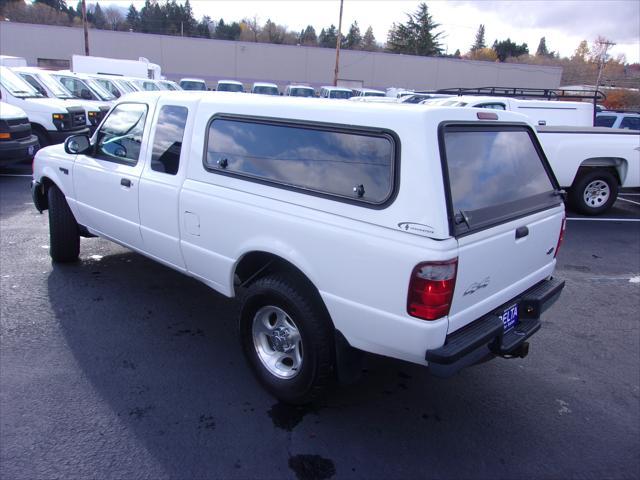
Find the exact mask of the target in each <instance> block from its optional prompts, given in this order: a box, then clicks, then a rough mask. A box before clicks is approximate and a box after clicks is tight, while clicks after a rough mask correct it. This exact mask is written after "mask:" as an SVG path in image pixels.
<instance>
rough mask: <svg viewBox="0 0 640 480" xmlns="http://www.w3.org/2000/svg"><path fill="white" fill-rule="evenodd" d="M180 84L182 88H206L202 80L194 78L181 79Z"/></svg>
mask: <svg viewBox="0 0 640 480" xmlns="http://www.w3.org/2000/svg"><path fill="white" fill-rule="evenodd" d="M180 86H181V87H182V89H183V90H206V89H207V86H206V85H205V84H204V83H203V82H198V81H194V80H183V81H182V82H180Z"/></svg>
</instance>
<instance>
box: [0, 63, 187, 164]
mask: <svg viewBox="0 0 640 480" xmlns="http://www.w3.org/2000/svg"><path fill="white" fill-rule="evenodd" d="M5 60H6V61H5ZM0 68H1V70H0V100H2V111H0V141H1V142H2V144H1V145H0V151H1V152H2V153H0V160H1V161H2V164H5V165H6V164H7V163H14V162H19V161H22V160H24V159H28V158H31V157H32V156H33V154H34V153H35V151H36V150H37V149H38V148H40V147H44V146H47V145H53V144H57V143H62V142H63V141H64V139H65V138H67V137H68V136H69V135H74V134H82V133H93V131H95V129H96V128H97V127H98V125H99V124H100V122H101V121H102V119H103V118H104V117H105V116H106V114H107V113H108V112H109V109H110V108H111V106H112V105H113V103H114V102H115V101H116V100H117V99H118V98H120V97H122V96H123V95H126V94H128V93H133V92H137V91H160V90H181V88H180V86H179V85H178V84H177V83H175V82H172V81H170V80H151V79H146V78H135V77H125V76H120V75H105V74H92V73H77V72H71V71H69V70H56V71H53V70H44V69H41V68H37V67H27V66H26V61H25V60H24V59H22V58H19V57H7V56H0ZM23 120H26V121H23ZM25 125H28V126H29V128H28V131H27V129H25V127H24V126H25ZM31 137H33V138H31Z"/></svg>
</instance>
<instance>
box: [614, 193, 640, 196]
mask: <svg viewBox="0 0 640 480" xmlns="http://www.w3.org/2000/svg"><path fill="white" fill-rule="evenodd" d="M618 195H625V196H626V195H633V196H634V197H640V193H619V194H618Z"/></svg>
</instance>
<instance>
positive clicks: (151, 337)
mask: <svg viewBox="0 0 640 480" xmlns="http://www.w3.org/2000/svg"><path fill="white" fill-rule="evenodd" d="M47 287H48V296H49V301H50V304H51V307H52V310H53V311H54V313H55V316H56V319H57V322H58V323H59V325H60V328H61V331H62V333H63V335H64V337H65V339H66V341H67V343H68V345H69V347H70V350H71V352H72V353H73V355H74V357H75V359H76V361H77V364H78V365H79V367H80V369H81V371H82V374H83V376H84V377H86V379H88V381H89V382H90V384H91V386H92V387H93V389H94V390H95V391H96V392H97V393H98V395H99V397H100V398H101V401H103V402H104V403H105V404H106V405H108V407H109V409H110V411H111V412H113V414H112V415H110V416H108V417H106V418H104V419H103V422H106V423H107V424H112V425H124V426H125V427H126V429H127V430H128V431H130V432H132V433H133V434H134V435H135V437H136V438H137V439H138V441H139V442H142V443H143V444H144V448H145V449H146V451H148V452H149V453H150V454H151V455H152V456H153V457H154V458H155V461H156V462H157V463H158V464H159V465H161V469H162V471H163V472H164V473H165V474H166V476H167V477H174V478H175V477H179V478H192V477H203V476H204V477H209V478H219V477H225V478H228V477H237V478H256V477H265V476H266V477H271V478H273V477H279V478H281V477H290V478H292V477H293V476H294V471H295V475H297V476H298V478H329V477H331V476H332V475H333V474H334V473H335V472H336V471H337V473H338V474H339V475H340V476H345V477H368V478H371V477H377V478H380V477H387V478H389V477H392V478H410V477H415V476H416V475H418V474H419V475H422V476H424V475H427V476H429V477H434V476H437V477H441V476H444V477H483V476H487V475H489V476H492V477H493V478H499V477H513V476H518V475H521V473H522V471H528V472H529V473H532V472H535V471H536V470H537V471H540V468H541V467H540V464H539V461H540V455H542V454H544V452H545V451H548V452H549V455H550V456H551V457H556V458H548V460H549V461H550V462H551V465H553V461H554V460H555V459H557V461H558V462H559V461H560V457H561V455H562V453H561V452H562V448H560V444H561V443H562V441H561V440H560V439H559V438H553V437H551V438H550V437H549V431H548V429H547V426H548V424H547V425H545V422H539V419H535V418H534V416H533V415H532V412H531V409H532V408H534V407H540V406H542V407H549V408H550V410H549V411H550V415H554V414H555V413H556V412H555V410H557V408H556V409H555V410H554V408H555V405H554V398H555V397H554V394H553V393H549V392H548V391H545V389H548V386H547V387H541V388H538V386H537V384H542V383H544V380H543V378H544V377H543V374H542V373H540V374H538V375H535V374H533V372H527V375H528V376H527V384H528V385H527V386H526V387H525V390H523V386H517V385H514V384H515V383H517V379H518V378H520V377H521V376H522V373H521V372H522V370H521V368H522V365H523V363H516V362H500V364H499V365H498V362H494V363H495V365H494V364H492V363H489V364H485V365H482V366H478V367H474V368H472V369H468V370H466V371H464V372H462V373H461V374H459V375H458V376H457V377H455V378H452V379H448V380H439V379H435V378H432V377H430V376H429V374H428V371H427V369H425V368H424V367H421V366H417V365H410V364H406V363H403V362H399V361H395V360H391V359H385V358H379V357H374V356H369V357H367V362H366V368H365V370H364V372H363V378H362V380H361V381H360V382H358V383H356V384H354V385H350V386H343V387H341V388H339V389H336V390H334V391H333V392H331V394H330V395H328V396H327V397H326V398H324V399H322V400H320V401H319V402H318V403H317V404H315V405H313V406H310V407H298V408H296V407H288V406H285V405H281V404H278V403H277V402H276V401H275V400H274V399H273V398H272V397H270V396H269V395H268V394H267V393H265V392H264V390H262V389H261V387H260V386H259V384H258V383H257V381H256V380H255V379H254V377H253V375H252V374H251V372H250V370H249V368H248V367H247V366H246V364H245V361H244V358H243V356H242V353H241V349H240V345H239V342H238V339H237V333H236V323H235V308H236V304H235V302H234V301H232V300H229V299H227V298H225V297H223V296H221V295H219V294H217V293H216V292H214V291H212V290H210V289H209V288H208V287H206V286H205V285H203V284H201V283H199V282H197V281H195V280H193V279H190V278H187V277H186V276H183V275H181V274H179V273H177V272H174V271H172V270H170V269H168V268H165V267H163V266H161V265H159V264H157V263H155V262H152V261H150V260H148V259H146V258H144V257H142V256H140V255H138V254H135V253H131V252H127V253H117V254H111V255H106V256H104V257H99V256H92V257H89V258H86V257H85V258H83V260H82V261H80V262H78V263H75V264H72V265H54V267H53V270H52V272H51V273H50V275H49V277H48V279H47ZM558 398H560V397H558ZM82 414H83V413H82V412H79V413H78V415H82ZM89 414H90V412H89ZM117 431H119V430H118V429H117V428H115V427H112V428H111V429H108V434H116V433H114V432H117ZM109 432H110V433H109ZM516 432H526V435H524V436H523V435H521V434H517V433H516ZM104 455H109V452H104ZM316 457H317V458H318V459H320V460H321V461H320V463H317V464H314V463H313V460H314V458H316ZM292 459H293V460H292ZM299 460H300V461H301V462H302V464H303V465H302V468H301V469H297V470H296V465H299V464H300V461H299ZM307 460H309V461H310V462H311V463H310V465H311V466H310V467H309V465H307V464H305V463H304V462H305V461H307ZM462 460H463V461H462ZM322 462H325V463H322ZM326 462H330V463H329V464H327V463H326ZM547 465H548V464H547ZM527 467H530V468H531V469H530V470H524V469H525V468H527ZM290 468H291V469H294V471H292V470H291V469H290ZM309 468H310V469H311V470H309ZM314 468H316V469H319V470H318V471H314V470H313V469H314ZM323 469H324V470H323ZM265 472H268V474H266V475H265ZM309 472H310V473H309ZM556 472H557V471H556ZM119 473H120V474H123V475H126V474H135V473H136V472H126V471H123V472H119ZM314 475H315V476H314Z"/></svg>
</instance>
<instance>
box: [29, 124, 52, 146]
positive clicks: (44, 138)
mask: <svg viewBox="0 0 640 480" xmlns="http://www.w3.org/2000/svg"><path fill="white" fill-rule="evenodd" d="M31 130H32V132H33V134H34V135H35V136H36V137H38V143H39V144H40V147H39V148H44V147H46V146H48V145H51V141H50V140H49V135H47V132H45V131H44V129H42V127H39V126H32V127H31Z"/></svg>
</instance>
